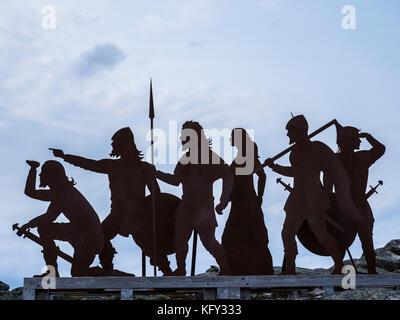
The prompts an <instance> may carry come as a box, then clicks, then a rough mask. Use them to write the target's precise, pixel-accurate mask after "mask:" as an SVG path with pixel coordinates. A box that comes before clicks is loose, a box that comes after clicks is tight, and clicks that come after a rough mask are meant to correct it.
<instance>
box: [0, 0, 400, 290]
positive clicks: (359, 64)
mask: <svg viewBox="0 0 400 320" xmlns="http://www.w3.org/2000/svg"><path fill="white" fill-rule="evenodd" d="M47 4H50V5H53V6H54V7H55V9H56V19H57V20H56V21H57V29H56V30H44V29H43V28H42V25H41V20H42V18H43V15H42V14H41V8H42V7H43V6H44V5H47ZM349 4H350V5H353V6H354V7H355V8H356V15H357V29H356V30H344V29H343V28H342V27H341V20H342V18H343V15H342V13H341V10H342V7H343V6H345V5H349ZM399 9H400V3H399V2H398V1H397V0H385V1H377V0H362V1H361V0H352V1H350V0H346V1H341V0H332V1H322V0H319V1H316V0H250V1H237V0H233V1H232V0H229V1H228V0H185V1H183V0H162V1H161V0H155V1H151V2H149V1H128V0H125V1H124V0H120V1H114V2H110V1H105V0H96V1H94V0H86V1H85V0H80V1H75V0H70V1H68V2H66V1H59V0H58V1H57V0H51V1H22V0H15V1H12V2H11V1H2V2H1V3H0V47H1V48H2V50H1V51H0V144H1V147H2V150H3V157H2V160H1V164H2V165H1V167H0V170H1V172H0V173H1V180H0V192H1V195H2V197H1V198H2V201H1V209H2V210H1V214H2V218H1V223H0V254H1V257H2V259H1V262H0V280H2V281H4V282H7V283H9V284H10V285H11V286H12V287H16V286H20V285H22V279H23V277H26V276H31V275H33V274H37V273H40V271H41V268H42V265H43V261H42V256H41V253H40V249H39V247H38V246H36V245H34V244H33V243H30V242H29V241H28V240H23V239H19V238H17V237H16V236H15V235H14V234H13V233H12V231H11V225H12V224H13V223H15V222H19V223H25V222H27V221H28V220H30V219H31V218H32V217H34V216H36V215H39V214H41V213H43V212H45V210H46V204H45V203H40V202H37V201H35V200H32V199H29V198H27V197H25V196H24V194H23V189H24V183H25V178H26V174H27V171H28V169H27V166H26V164H25V160H26V159H35V160H38V161H41V162H44V161H46V160H48V159H51V158H52V156H51V154H50V153H49V152H48V150H47V148H48V147H60V148H63V149H64V150H65V151H66V152H68V153H73V154H80V155H84V156H88V157H93V158H97V159H100V158H105V157H107V156H108V153H109V151H110V146H109V145H110V137H111V136H112V134H113V133H114V132H115V131H116V130H117V129H119V128H121V127H125V126H130V127H131V128H132V129H133V131H134V133H135V136H136V142H137V144H138V146H139V147H140V148H141V149H142V150H146V149H147V148H148V145H149V143H148V141H146V139H145V136H146V133H147V130H148V127H149V122H148V118H147V114H148V109H147V108H148V82H149V78H150V76H151V77H152V78H153V81H154V95H155V103H156V119H155V125H156V127H158V128H161V129H164V130H167V128H168V121H169V120H174V121H177V122H178V125H181V124H182V123H183V122H184V121H186V120H192V119H193V120H198V121H200V122H201V123H202V125H203V126H204V127H206V128H218V129H223V128H228V129H231V128H234V127H238V126H240V127H245V128H250V129H253V130H254V132H255V140H256V142H257V143H258V145H259V150H260V155H261V157H262V158H267V157H270V156H271V155H274V154H276V153H278V152H280V151H281V150H283V149H284V148H286V147H287V144H288V141H287V137H286V133H285V130H284V127H285V124H286V122H287V120H288V119H289V117H290V112H293V113H295V114H299V113H303V114H305V115H306V117H307V118H308V120H309V123H310V127H311V129H315V128H317V127H319V126H321V125H323V124H325V123H326V122H328V121H330V120H332V119H333V118H336V119H338V120H339V121H340V122H341V123H342V124H344V125H353V126H357V127H360V128H361V129H362V130H363V131H367V132H369V133H371V134H372V135H374V136H375V137H376V138H377V139H379V140H381V141H382V142H383V143H384V144H385V145H386V146H387V153H386V154H385V156H384V158H382V159H381V160H380V161H379V162H378V163H377V164H375V165H374V167H373V168H372V169H371V173H370V184H375V183H376V181H377V180H379V179H382V180H384V186H383V188H382V189H381V192H380V194H379V195H378V196H375V197H374V198H373V199H372V200H371V201H370V203H371V206H372V207H373V209H374V214H375V218H376V224H375V233H374V240H375V244H376V246H377V247H379V246H382V245H385V244H386V242H388V241H389V240H391V239H394V238H399V237H400V234H399V222H400V218H399V217H398V212H399V205H398V199H399V197H400V191H399V189H398V187H397V183H398V181H399V180H400V179H399V178H400V177H399V175H400V174H399V171H398V170H397V163H398V160H399V149H398V148H397V145H396V144H397V143H398V141H399V139H400V134H399V132H398V130H397V127H398V118H399V115H400V111H399V107H398V101H399V95H400V93H399V90H398V87H399V76H400V62H399V59H398V57H399V56H400V46H399V38H400V37H399V35H400V21H399V19H398V12H399ZM93 115H95V121H93V120H92V117H93ZM319 138H320V139H321V140H322V141H324V142H326V143H327V144H329V145H330V146H331V148H332V149H333V150H336V146H335V143H334V142H335V132H334V130H333V129H332V130H328V131H327V132H325V133H324V134H322V135H321V136H320V137H319ZM362 147H363V148H368V144H366V143H363V145H362ZM285 162H287V159H282V160H281V163H285ZM173 167H174V166H173V165H158V168H159V169H161V170H164V171H172V170H173ZM66 169H67V174H68V175H69V176H72V177H74V178H75V180H76V181H77V182H78V185H77V187H78V189H79V190H80V191H81V192H82V193H83V194H84V195H85V196H86V197H87V198H88V199H89V201H90V202H91V203H92V205H93V206H94V208H95V209H96V211H97V212H98V214H99V216H100V217H101V219H103V218H105V216H106V215H107V214H108V212H109V207H110V203H109V202H110V200H109V197H110V194H109V190H108V182H107V178H106V177H104V176H101V175H98V174H94V173H89V172H84V171H82V170H79V169H77V168H74V167H72V166H69V165H66ZM267 175H268V177H267V187H266V192H265V199H264V205H263V210H264V214H265V220H266V224H267V227H268V230H269V235H270V249H271V251H272V255H273V258H274V264H275V265H279V264H280V263H281V261H282V254H283V247H282V242H281V239H280V232H281V228H282V223H283V219H284V213H283V210H282V208H283V205H284V202H285V200H286V197H287V194H285V192H284V191H283V190H282V189H281V188H280V187H279V186H277V185H276V183H275V180H276V178H277V176H276V175H275V174H274V173H271V172H269V171H268V172H267ZM161 186H162V189H163V190H164V191H168V192H172V193H175V194H177V195H179V194H180V193H181V190H180V188H172V187H168V186H166V185H165V184H161ZM219 191H220V183H217V184H216V191H215V193H216V198H218V197H219V195H218V192H219ZM228 213H229V209H228V210H226V212H225V215H224V216H222V217H218V221H219V225H220V226H219V228H218V229H217V236H218V238H220V237H221V234H222V232H223V227H224V223H225V221H226V219H227V216H228ZM114 245H115V246H116V247H117V251H118V252H119V254H118V255H117V257H116V260H115V262H116V267H118V268H119V269H122V270H126V271H130V272H134V273H136V274H140V264H141V261H140V259H139V258H138V257H139V256H140V255H139V254H138V253H139V249H138V248H137V247H136V245H134V244H133V243H132V240H130V239H125V238H121V237H119V238H116V239H115V241H114ZM61 246H62V248H63V249H65V250H66V251H68V252H71V251H72V250H71V248H70V247H69V246H68V245H64V244H61ZM351 249H352V252H353V255H354V256H356V257H358V256H360V255H361V248H360V245H359V241H356V242H355V244H354V245H353V246H352V248H351ZM299 251H300V253H299V256H298V260H297V261H298V265H300V266H305V267H318V266H322V267H329V266H330V265H331V261H330V259H329V258H323V257H318V256H315V255H312V254H311V253H309V252H308V251H307V250H305V249H303V248H300V250H299ZM171 260H172V261H173V262H174V261H175V258H174V257H173V256H171ZM60 264H61V273H62V275H64V276H68V275H69V266H68V265H67V264H64V263H60ZM211 264H215V261H214V260H213V258H212V257H211V256H210V255H209V254H208V253H207V252H205V250H204V249H203V248H202V247H200V248H199V256H198V265H197V270H198V271H199V272H202V271H204V270H205V269H206V268H207V267H208V266H209V265H211Z"/></svg>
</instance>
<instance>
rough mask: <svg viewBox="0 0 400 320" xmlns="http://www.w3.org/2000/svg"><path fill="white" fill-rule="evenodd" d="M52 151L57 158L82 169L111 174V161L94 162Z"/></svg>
mask: <svg viewBox="0 0 400 320" xmlns="http://www.w3.org/2000/svg"><path fill="white" fill-rule="evenodd" d="M50 150H51V151H53V154H54V156H55V157H58V158H61V159H63V160H64V161H65V162H68V163H70V164H72V165H74V166H77V167H80V168H82V169H85V170H89V171H93V172H97V173H104V174H109V173H110V171H111V165H112V160H111V159H104V160H93V159H87V158H83V157H79V156H74V155H71V154H64V151H62V150H60V149H50Z"/></svg>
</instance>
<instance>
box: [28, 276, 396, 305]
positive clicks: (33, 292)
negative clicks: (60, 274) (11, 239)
mask: <svg viewBox="0 0 400 320" xmlns="http://www.w3.org/2000/svg"><path fill="white" fill-rule="evenodd" d="M343 277H344V275H343V276H342V275H330V276H278V275H276V276H243V277H223V276H221V277H219V276H218V277H157V278H153V277H107V278H57V279H56V288H55V289H51V290H44V289H43V287H42V279H41V278H25V279H24V292H23V298H24V300H39V299H51V297H52V296H54V295H55V294H57V293H60V292H63V293H66V294H67V293H68V292H74V293H79V292H82V294H89V293H90V292H114V293H120V294H121V300H134V298H135V293H137V292H138V291H139V292H140V291H145V290H151V291H152V292H154V293H157V292H159V291H162V290H171V291H177V290H184V291H186V292H190V291H193V292H202V293H203V295H202V296H203V299H205V300H215V299H242V300H247V299H250V291H251V290H257V289H272V288H282V289H283V288H286V289H290V288H293V289H295V288H316V287H321V288H325V290H328V291H333V290H334V288H335V287H341V286H342V280H343ZM356 287H357V288H364V287H379V288H390V287H391V288H400V274H388V275H357V277H356Z"/></svg>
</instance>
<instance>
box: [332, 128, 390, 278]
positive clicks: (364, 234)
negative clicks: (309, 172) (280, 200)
mask: <svg viewBox="0 0 400 320" xmlns="http://www.w3.org/2000/svg"><path fill="white" fill-rule="evenodd" d="M336 129H337V144H338V147H339V152H338V153H337V154H336V155H337V158H338V159H339V160H340V162H341V163H342V164H343V166H344V168H345V170H346V172H347V174H348V176H349V178H350V182H351V186H350V192H351V197H352V199H353V201H354V203H355V204H356V206H357V208H358V209H359V212H361V214H362V220H361V221H360V223H358V224H357V234H358V236H359V238H360V241H361V245H362V249H363V253H364V256H365V260H366V262H367V270H368V273H369V274H376V273H377V272H376V257H375V251H374V244H373V226H374V221H375V220H374V217H373V214H372V210H371V207H370V205H369V203H368V201H367V199H368V197H369V196H368V194H366V189H367V183H368V175H369V168H370V167H371V166H372V165H373V164H374V163H375V162H376V161H377V160H378V159H380V158H381V157H382V156H383V155H384V153H385V151H386V148H385V146H384V145H383V144H382V143H380V142H379V141H378V140H376V139H375V138H374V137H373V136H372V135H370V134H369V133H364V132H362V133H360V130H359V129H357V128H355V127H351V126H347V127H343V126H341V125H340V124H339V123H337V124H336ZM363 138H365V139H366V140H367V141H368V142H369V143H370V145H371V146H372V148H371V149H370V150H362V151H356V150H359V149H360V144H361V140H360V139H363ZM328 181H329V176H328V177H327V184H328V185H327V188H328V190H329V191H332V187H331V186H329V182H328ZM380 184H381V182H380ZM373 189H374V188H372V190H373Z"/></svg>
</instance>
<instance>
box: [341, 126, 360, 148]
mask: <svg viewBox="0 0 400 320" xmlns="http://www.w3.org/2000/svg"><path fill="white" fill-rule="evenodd" d="M336 132H337V140H336V142H337V143H338V144H339V143H341V142H343V141H346V140H349V139H354V138H356V137H358V135H359V133H360V130H359V129H357V128H355V127H350V126H347V127H342V126H341V125H336Z"/></svg>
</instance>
